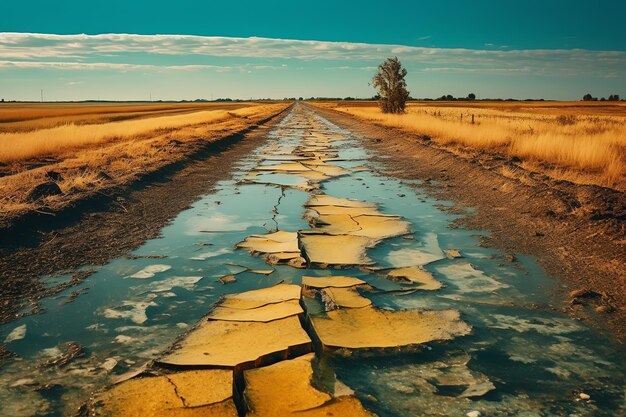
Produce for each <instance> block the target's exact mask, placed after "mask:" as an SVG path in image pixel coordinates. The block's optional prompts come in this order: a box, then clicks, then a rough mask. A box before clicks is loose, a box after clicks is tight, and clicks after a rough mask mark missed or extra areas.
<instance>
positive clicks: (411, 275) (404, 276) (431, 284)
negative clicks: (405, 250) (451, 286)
mask: <svg viewBox="0 0 626 417" xmlns="http://www.w3.org/2000/svg"><path fill="white" fill-rule="evenodd" d="M387 277H388V278H390V279H391V280H393V281H404V282H406V283H411V284H420V286H419V289H420V290H429V291H432V290H438V289H440V288H441V287H442V286H443V285H442V284H441V282H439V281H437V280H436V279H435V277H434V276H433V274H431V273H430V272H428V271H426V270H425V269H422V268H419V267H417V266H408V267H405V268H397V269H392V270H391V271H389V273H388V274H387Z"/></svg>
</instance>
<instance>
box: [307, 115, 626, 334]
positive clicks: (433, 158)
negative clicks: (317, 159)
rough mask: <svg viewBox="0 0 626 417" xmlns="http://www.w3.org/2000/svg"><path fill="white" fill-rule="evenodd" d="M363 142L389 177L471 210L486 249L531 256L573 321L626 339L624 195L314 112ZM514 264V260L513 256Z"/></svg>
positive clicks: (471, 223) (468, 220)
mask: <svg viewBox="0 0 626 417" xmlns="http://www.w3.org/2000/svg"><path fill="white" fill-rule="evenodd" d="M311 108H312V109H313V110H315V111H317V112H319V113H320V114H322V115H323V116H324V117H326V118H328V119H329V120H331V121H332V122H334V123H336V124H338V125H339V126H341V127H344V128H346V129H349V130H351V131H353V132H354V133H355V134H357V135H358V136H360V137H361V138H362V143H363V146H364V147H366V148H369V149H370V150H372V151H373V155H374V157H375V158H376V159H377V160H378V161H379V162H381V165H382V166H383V167H384V169H385V171H386V172H385V173H386V174H387V175H391V176H395V177H397V178H401V179H402V178H405V179H420V180H424V181H425V183H424V184H423V185H420V187H425V188H426V190H428V191H429V192H430V193H432V194H433V195H435V196H437V197H440V198H444V199H448V200H452V201H454V202H455V203H456V204H457V206H458V207H457V208H459V209H462V208H463V207H473V208H475V209H476V210H475V211H474V213H473V214H472V215H469V216H467V217H464V218H463V219H462V220H460V223H462V226H463V227H468V228H473V229H484V230H487V231H489V232H490V236H489V237H488V238H487V239H486V241H485V244H487V245H491V246H495V247H498V248H500V249H502V250H504V251H505V252H507V253H509V254H511V255H513V254H515V253H525V254H530V255H534V256H535V257H537V258H538V260H539V262H540V263H541V264H542V266H543V267H544V268H545V269H546V271H547V272H548V273H549V274H551V275H552V276H554V277H556V278H558V279H560V280H561V281H562V282H563V283H564V284H565V287H564V289H563V292H562V293H560V294H557V295H556V296H557V297H558V298H560V299H561V300H562V301H563V304H562V307H563V309H564V310H566V311H568V312H569V313H571V314H572V315H574V316H576V317H580V318H582V319H585V320H592V321H594V323H596V324H600V325H608V327H610V328H611V329H612V330H614V332H615V334H616V335H617V337H618V339H620V340H621V341H624V340H626V195H625V194H624V193H622V192H619V191H615V190H612V189H608V188H602V187H598V186H584V185H576V184H572V183H569V182H566V181H554V180H551V179H550V178H548V177H547V176H545V175H542V174H539V173H534V172H529V171H526V170H524V169H523V168H521V167H520V166H519V165H518V162H519V161H516V160H514V159H506V158H502V157H494V156H490V155H488V154H483V153H474V154H471V155H470V154H459V153H458V152H453V151H452V149H446V148H445V147H442V146H438V145H436V144H434V143H433V142H432V141H428V140H425V139H423V138H421V136H419V135H415V134H410V133H406V132H403V131H400V130H397V129H393V128H388V127H380V126H376V125H374V124H372V123H367V122H364V121H363V120H361V119H357V118H355V117H352V116H349V115H346V114H345V113H340V112H337V111H334V110H330V109H321V108H318V107H311ZM512 259H514V258H512Z"/></svg>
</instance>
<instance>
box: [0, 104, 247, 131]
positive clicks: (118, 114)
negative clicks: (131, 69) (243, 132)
mask: <svg viewBox="0 0 626 417" xmlns="http://www.w3.org/2000/svg"><path fill="white" fill-rule="evenodd" d="M250 105H252V103H167V104H159V105H155V104H150V103H136V104H128V103H109V104H102V103H0V133H2V132H12V133H16V132H28V131H32V130H37V129H46V128H52V127H56V126H60V125H65V124H71V123H73V124H98V123H108V122H115V121H122V120H129V119H140V118H146V117H155V116H166V115H173V114H181V113H190V112H194V111H200V110H236V109H238V108H242V107H247V106H250Z"/></svg>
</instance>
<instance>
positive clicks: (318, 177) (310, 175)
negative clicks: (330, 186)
mask: <svg viewBox="0 0 626 417" xmlns="http://www.w3.org/2000/svg"><path fill="white" fill-rule="evenodd" d="M298 175H299V176H301V177H304V178H306V179H307V180H311V181H324V180H326V179H328V178H329V176H328V175H325V174H323V173H322V172H319V171H313V170H311V171H307V172H299V173H298Z"/></svg>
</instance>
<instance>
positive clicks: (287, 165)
mask: <svg viewBox="0 0 626 417" xmlns="http://www.w3.org/2000/svg"><path fill="white" fill-rule="evenodd" d="M255 170H256V171H272V172H304V171H309V170H310V168H308V167H306V166H304V165H302V164H301V163H300V162H282V163H280V164H274V165H259V166H257V167H256V168H255Z"/></svg>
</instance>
